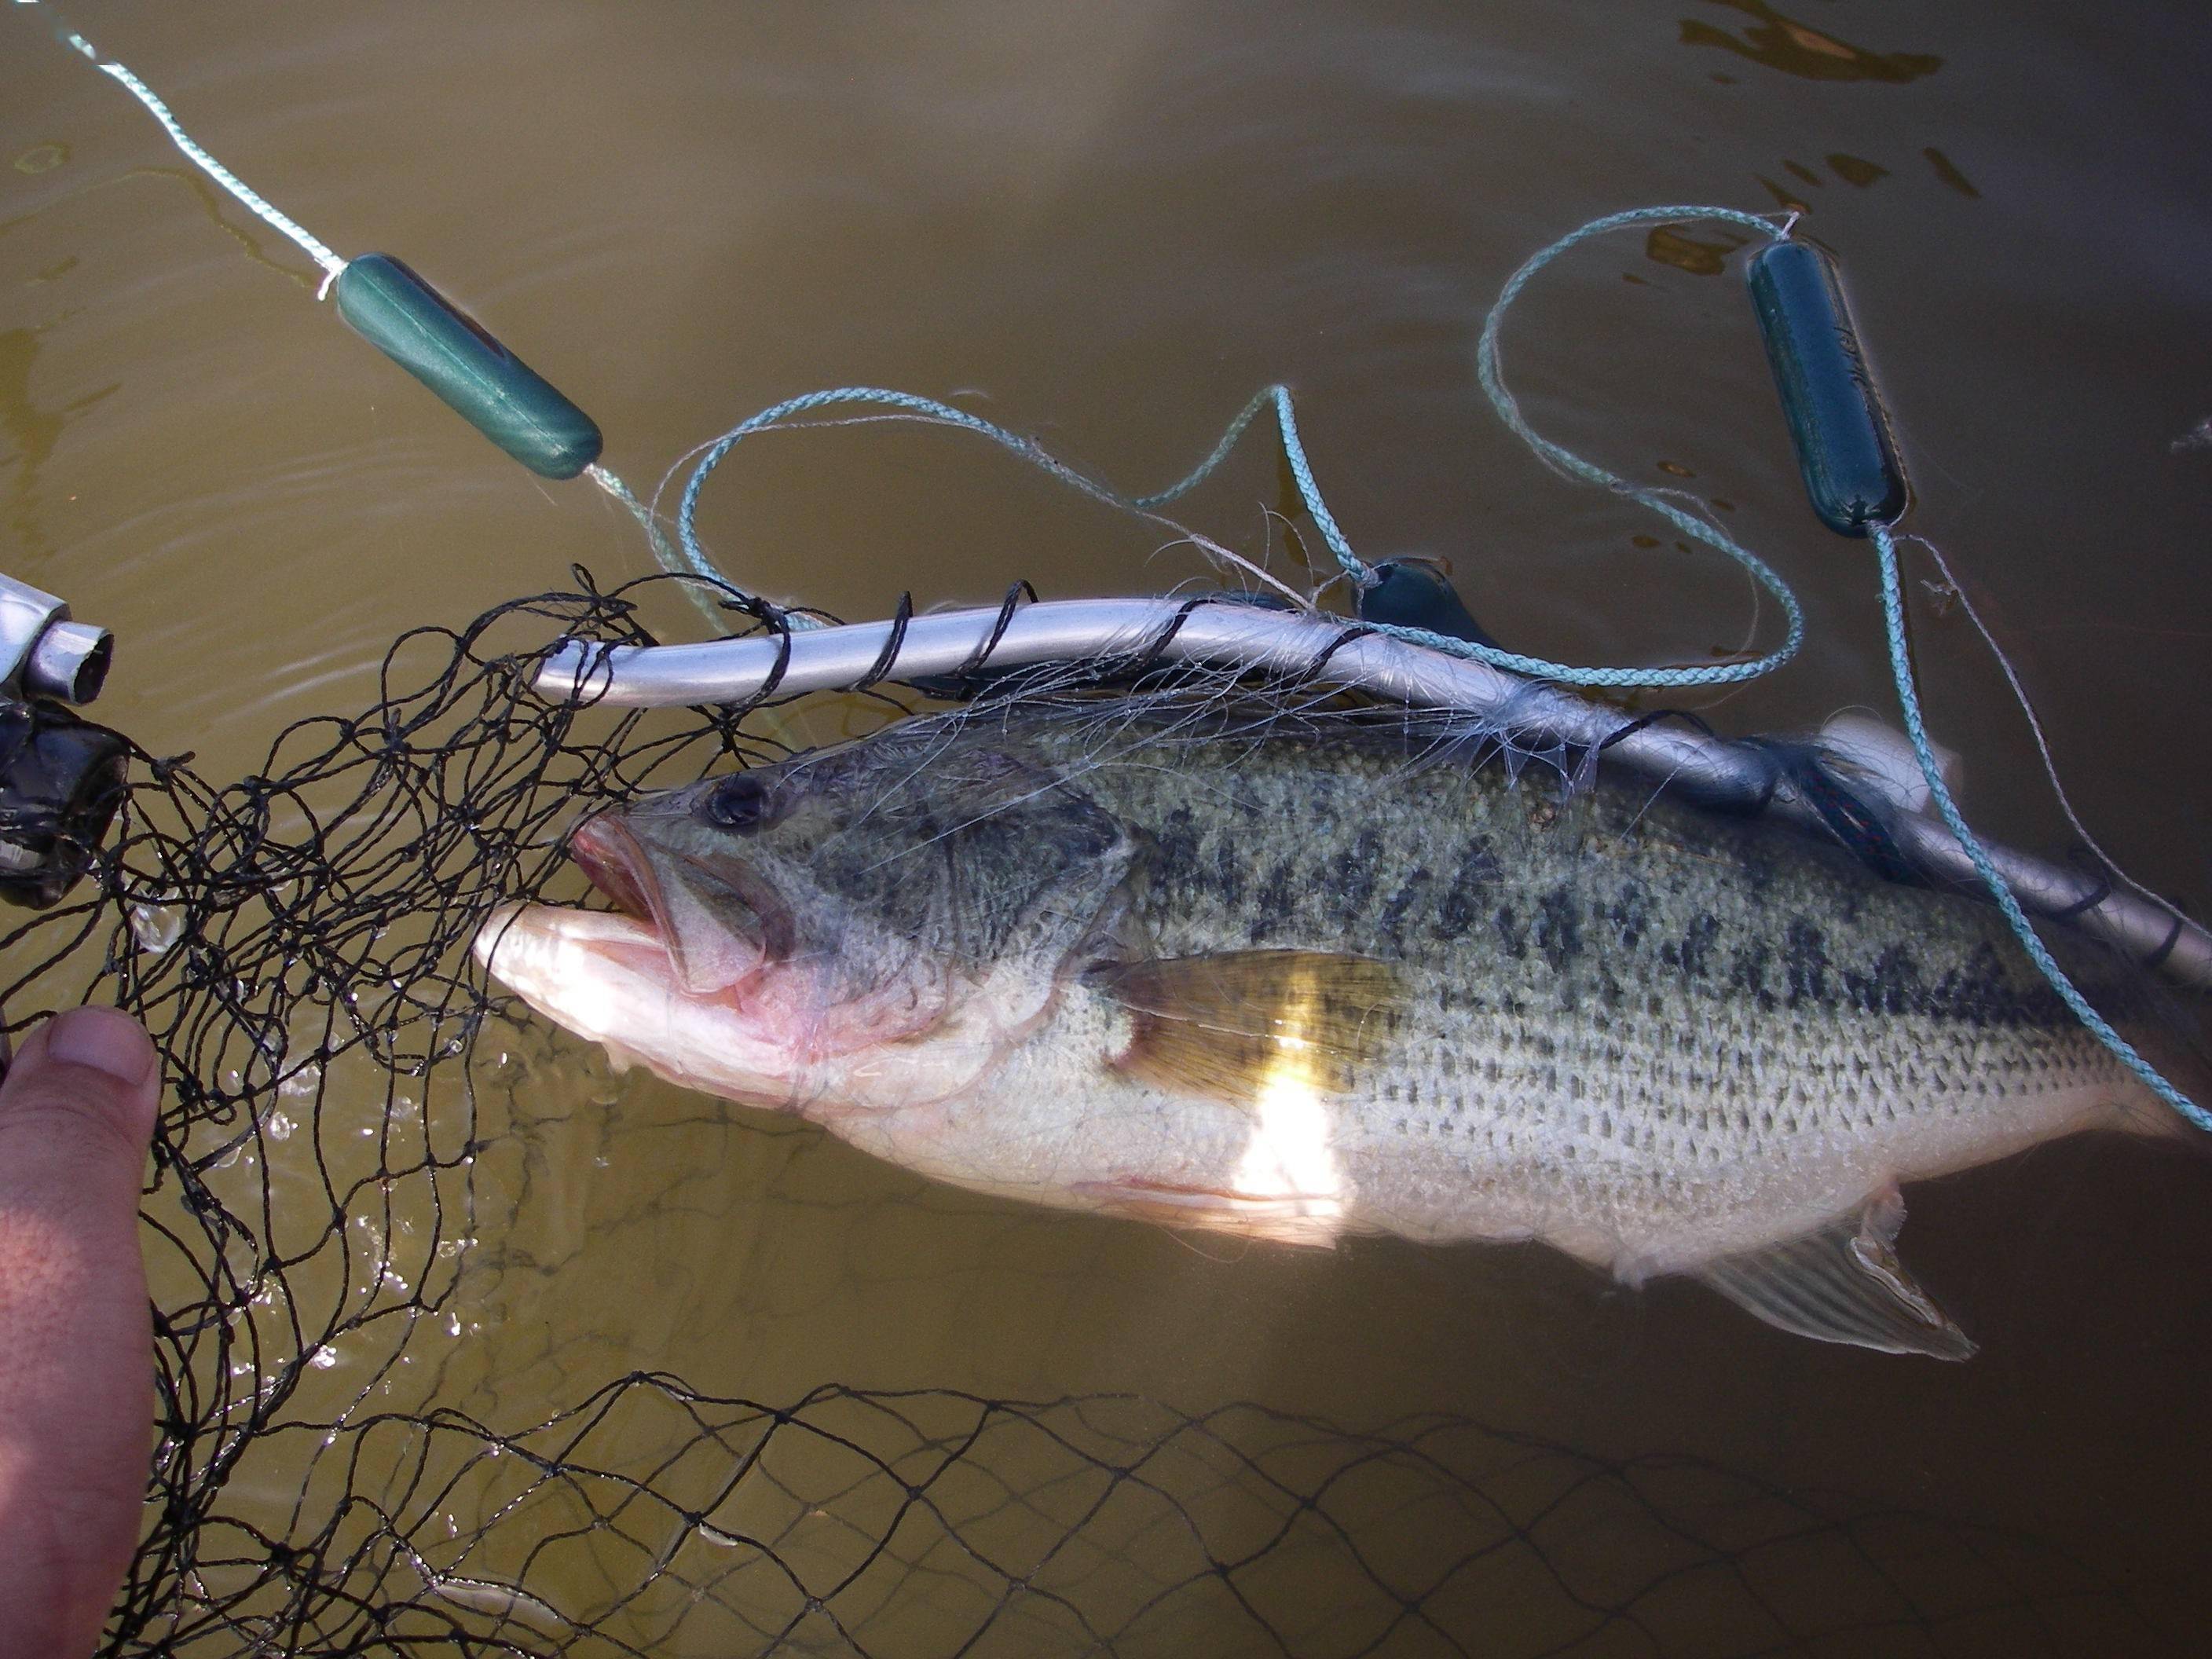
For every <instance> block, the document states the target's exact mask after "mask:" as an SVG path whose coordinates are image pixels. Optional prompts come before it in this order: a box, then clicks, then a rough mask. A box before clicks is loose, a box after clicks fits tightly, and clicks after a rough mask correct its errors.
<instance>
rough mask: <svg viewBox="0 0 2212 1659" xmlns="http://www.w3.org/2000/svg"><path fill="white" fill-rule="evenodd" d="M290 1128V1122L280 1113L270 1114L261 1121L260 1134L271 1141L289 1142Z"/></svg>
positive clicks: (291, 1125) (290, 1136) (291, 1126)
mask: <svg viewBox="0 0 2212 1659" xmlns="http://www.w3.org/2000/svg"><path fill="white" fill-rule="evenodd" d="M292 1128H293V1124H292V1120H291V1119H290V1118H289V1117H287V1116H286V1115H284V1114H283V1113H282V1112H271V1113H270V1114H269V1115H268V1116H267V1117H265V1118H264V1119H262V1121H261V1133H263V1134H264V1135H267V1136H268V1137H269V1139H271V1140H289V1139H291V1138H292Z"/></svg>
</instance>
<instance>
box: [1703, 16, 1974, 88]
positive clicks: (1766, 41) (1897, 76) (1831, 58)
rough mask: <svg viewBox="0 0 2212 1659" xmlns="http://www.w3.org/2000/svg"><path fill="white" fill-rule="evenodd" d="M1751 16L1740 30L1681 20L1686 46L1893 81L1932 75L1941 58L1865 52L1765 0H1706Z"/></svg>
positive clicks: (1844, 77) (1814, 77)
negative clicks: (1739, 31)
mask: <svg viewBox="0 0 2212 1659" xmlns="http://www.w3.org/2000/svg"><path fill="white" fill-rule="evenodd" d="M1706 3H1708V4H1710V5H1716V6H1727V7H1729V9H1732V10H1735V11H1740V12H1742V13H1743V14H1744V15H1747V16H1748V17H1750V18H1752V19H1753V20H1754V21H1753V25H1752V27H1748V28H1747V29H1745V30H1744V32H1743V33H1741V34H1732V33H1729V31H1728V30H1727V29H1724V28H1721V27H1717V26H1716V25H1714V24H1711V23H1707V22H1704V21H1700V20H1699V19H1697V18H1692V17H1686V18H1684V19H1683V20H1682V44H1683V45H1684V46H1718V47H1720V48H1721V49H1722V50H1723V51H1724V52H1735V54H1736V55H1737V56H1739V57H1741V58H1749V59H1750V60H1751V61H1752V62H1753V63H1754V64H1760V65H1761V66H1763V67H1765V68H1766V69H1771V70H1781V71H1782V72H1783V73H1784V75H1796V76H1803V77H1804V78H1805V79H1806V80H1808V81H1887V82H1892V83H1893V84H1897V83H1902V82H1907V81H1917V80H1918V79H1919V78H1920V77H1921V76H1923V75H1933V74H1934V73H1935V72H1936V70H1939V69H1941V68H1942V65H1943V60H1942V58H1936V57H1932V56H1930V55H1929V54H1928V53H1925V52H1869V51H1868V50H1867V49H1866V48H1865V47H1863V46H1852V45H1850V43H1849V42H1848V41H1844V40H1838V39H1837V38H1836V37H1835V36H1834V35H1832V34H1828V33H1823V32H1822V31H1821V30H1820V29H1816V28H1814V27H1811V26H1810V25H1809V24H1805V23H1801V22H1799V21H1797V20H1796V18H1794V17H1785V16H1784V15H1782V14H1781V13H1780V12H1778V11H1777V10H1775V9H1774V8H1773V7H1771V6H1770V5H1768V4H1767V3H1766V0H1706Z"/></svg>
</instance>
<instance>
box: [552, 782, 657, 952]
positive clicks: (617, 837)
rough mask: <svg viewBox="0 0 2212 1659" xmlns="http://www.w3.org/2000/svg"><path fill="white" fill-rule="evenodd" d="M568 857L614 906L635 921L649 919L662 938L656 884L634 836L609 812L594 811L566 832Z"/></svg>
mask: <svg viewBox="0 0 2212 1659" xmlns="http://www.w3.org/2000/svg"><path fill="white" fill-rule="evenodd" d="M568 856H569V857H570V858H572V859H574V860H575V861H576V867H577V868H578V869H579V870H581V871H582V872H584V876H585V878H586V880H588V881H589V882H590V883H591V884H592V886H594V887H596V888H598V889H599V890H600V891H601V892H602V893H605V895H606V896H608V897H609V898H611V899H612V900H613V901H614V902H615V908H617V909H618V910H620V911H622V912H623V915H628V916H632V917H635V919H636V920H638V921H643V922H650V923H651V924H652V925H653V928H654V929H655V931H657V932H659V933H661V935H662V936H663V937H664V938H665V937H666V928H665V927H664V926H663V920H664V917H665V907H664V906H661V905H659V904H657V903H656V902H655V901H656V900H657V899H658V898H659V883H658V882H656V881H654V880H653V866H651V864H649V863H648V862H647V860H646V857H645V850H644V849H643V848H641V847H640V846H639V845H638V844H637V837H636V836H633V835H631V834H630V833H629V830H627V829H623V827H622V825H621V824H620V823H617V822H616V820H615V818H614V817H613V815H612V814H611V813H606V812H594V813H593V814H592V816H591V817H587V818H586V819H584V820H583V821H582V822H581V823H579V824H577V825H576V827H575V828H574V829H571V830H569V832H568Z"/></svg>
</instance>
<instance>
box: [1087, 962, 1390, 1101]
mask: <svg viewBox="0 0 2212 1659" xmlns="http://www.w3.org/2000/svg"><path fill="white" fill-rule="evenodd" d="M1091 979H1092V982H1093V983H1095V984H1097V985H1099V986H1100V987H1102V988H1103V989H1105V990H1106V991H1107V992H1108V993H1109V994H1111V995H1112V996H1114V997H1115V999H1116V1000H1118V1001H1120V1002H1121V1005H1122V1006H1124V1007H1125V1008H1127V1010H1128V1011H1129V1013H1130V1016H1131V1021H1132V1024H1133V1035H1132V1036H1131V1037H1130V1039H1129V1044H1128V1047H1127V1048H1125V1049H1124V1050H1123V1051H1122V1053H1121V1055H1120V1057H1119V1058H1118V1059H1117V1060H1115V1067H1116V1069H1117V1070H1119V1071H1121V1072H1122V1073H1126V1074H1127V1075H1128V1076H1131V1077H1133V1078H1136V1079H1139V1080H1141V1081H1144V1082H1146V1083H1150V1084H1152V1085H1157V1086H1158V1087H1160V1088H1163V1089H1171V1090H1174V1091H1177V1092H1180V1093H1190V1094H1205V1095H1211V1096H1213V1097H1215V1098H1217V1099H1222V1100H1228V1101H1232V1102H1235V1103H1238V1104H1249V1103H1255V1102H1257V1101H1259V1100H1260V1099H1261V1098H1262V1097H1265V1096H1266V1095H1267V1094H1268V1093H1269V1092H1270V1091H1280V1090H1284V1089H1297V1090H1303V1091H1306V1092H1308V1093H1311V1094H1346V1093H1349V1092H1351V1091H1352V1090H1353V1089H1354V1088H1355V1087H1356V1086H1357V1085H1358V1076H1359V1073H1360V1069H1361V1067H1362V1066H1363V1064H1364V1062H1365V1061H1367V1060H1370V1059H1371V1058H1372V1057H1373V1055H1374V1054H1375V1053H1376V1048H1377V1047H1378V1046H1379V1045H1380V1044H1381V1043H1382V1042H1383V1041H1384V1040H1385V1039H1386V1038H1387V1036H1389V1033H1390V1031H1392V1030H1395V1027H1396V1025H1397V1020H1396V1018H1395V1014H1394V1013H1393V1012H1392V1011H1393V1010H1394V1009H1395V1007H1396V1006H1397V1005H1398V1004H1399V1002H1400V1000H1401V990H1400V986H1399V981H1398V975H1397V971H1396V970H1395V969H1393V968H1392V967H1391V966H1390V964H1389V963H1384V962H1377V961H1376V960H1374V959H1373V958H1372V957H1354V956H1342V955H1337V954H1334V953H1332V952H1329V951H1217V952H1213V953H1211V954H1208V955H1205V956H1195V957H1152V958H1149V959H1146V960H1143V961H1137V962H1129V963H1112V964H1109V965H1107V966H1104V967H1101V968H1098V969H1094V970H1093V971H1092V974H1091Z"/></svg>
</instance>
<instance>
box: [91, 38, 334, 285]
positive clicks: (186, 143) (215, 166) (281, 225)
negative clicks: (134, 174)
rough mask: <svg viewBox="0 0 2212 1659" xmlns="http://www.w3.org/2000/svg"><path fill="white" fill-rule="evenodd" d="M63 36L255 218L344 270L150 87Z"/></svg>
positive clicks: (329, 265)
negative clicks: (199, 141)
mask: <svg viewBox="0 0 2212 1659" xmlns="http://www.w3.org/2000/svg"><path fill="white" fill-rule="evenodd" d="M64 40H67V41H68V43H69V44H70V46H74V47H76V49H77V51H79V52H82V53H83V54H84V55H85V56H86V57H87V58H90V59H92V61H93V62H94V64H97V65H98V66H99V68H100V71H101V72H102V73H103V74H106V75H110V76H113V77H114V78H115V79H116V80H117V81H118V82H121V83H122V84H123V85H124V86H125V88H128V90H129V91H130V93H131V96H132V97H134V98H136V99H137V100H138V101H139V102H140V103H142V104H143V105H144V106H146V107H147V109H148V110H149V112H151V113H152V115H153V117H154V118H155V120H156V121H159V122H160V123H161V128H162V131H165V132H167V134H168V135H169V137H170V138H171V140H173V142H174V143H175V144H176V146H177V148H178V149H180V150H182V151H184V153H185V157H186V159H187V160H189V161H191V163H192V165H193V166H194V167H197V168H199V170H200V171H201V172H203V173H206V174H207V176H208V177H209V178H210V179H214V180H215V181H216V183H217V184H218V185H222V187H223V188H224V189H225V190H227V191H229V192H230V193H231V194H232V195H233V196H235V197H237V198H238V199H239V200H240V202H242V203H244V204H246V210H248V211H249V212H251V213H252V215H253V216H254V217H255V218H257V219H259V220H260V221H261V222H263V223H264V224H266V225H268V226H269V227H270V228H271V229H274V230H277V231H280V232H282V233H283V234H284V235H286V236H288V237H289V238H290V239H291V240H293V241H294V242H295V243H297V244H298V245H299V246H301V248H302V249H304V250H305V251H306V252H307V257H308V258H311V259H313V261H314V262H315V263H316V264H319V265H320V266H321V267H322V268H323V269H324V270H325V271H326V272H328V273H329V274H330V275H331V276H337V274H338V272H340V271H341V270H344V269H345V266H346V262H345V261H344V260H343V259H342V258H339V257H338V256H337V254H336V253H333V252H331V250H330V249H329V248H328V247H326V246H324V245H323V244H322V243H321V242H319V241H318V240H316V239H315V238H314V237H313V235H312V234H309V233H308V231H307V227H306V226H304V225H302V224H301V223H300V222H298V221H297V220H295V219H294V218H292V217H291V216H289V214H287V213H285V212H283V210H281V209H279V208H278V207H277V206H276V204H274V203H272V202H270V200H269V199H268V198H267V197H264V196H263V195H262V194H261V193H260V192H259V191H256V190H254V189H253V188H252V186H251V185H248V184H247V183H246V181H245V180H244V179H240V177H239V176H238V175H237V174H236V173H233V172H232V171H231V170H230V169H229V168H228V167H225V166H223V164H222V162H220V161H216V159H215V157H214V156H212V155H209V154H208V152H207V151H205V150H204V149H201V148H200V147H199V145H198V144H197V143H196V142H194V140H193V138H192V136H191V134H190V133H188V132H186V131H185V130H184V128H183V127H182V126H181V125H179V124H178V121H177V118H176V117H175V116H173V115H172V114H171V113H169V106H167V104H165V103H163V102H162V101H161V98H160V96H159V95H158V94H156V93H155V90H154V88H151V87H149V86H148V85H147V84H146V83H145V82H143V81H141V80H140V79H139V78H138V77H137V76H135V75H133V74H132V73H131V71H130V70H127V69H125V68H124V66H123V65H122V64H118V63H116V62H115V61H114V60H113V59H112V58H101V57H100V53H99V52H98V51H96V50H95V49H94V46H93V44H92V42H91V41H89V40H86V39H85V38H84V36H82V34H70V35H66V36H64Z"/></svg>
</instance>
